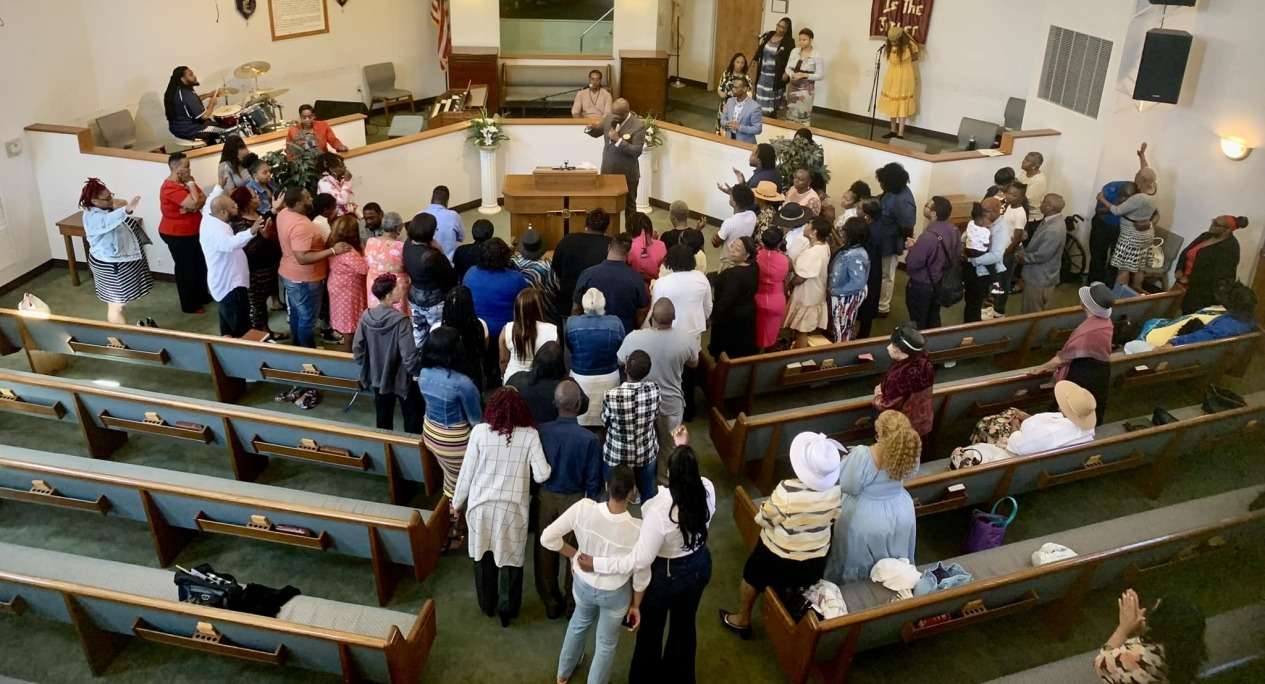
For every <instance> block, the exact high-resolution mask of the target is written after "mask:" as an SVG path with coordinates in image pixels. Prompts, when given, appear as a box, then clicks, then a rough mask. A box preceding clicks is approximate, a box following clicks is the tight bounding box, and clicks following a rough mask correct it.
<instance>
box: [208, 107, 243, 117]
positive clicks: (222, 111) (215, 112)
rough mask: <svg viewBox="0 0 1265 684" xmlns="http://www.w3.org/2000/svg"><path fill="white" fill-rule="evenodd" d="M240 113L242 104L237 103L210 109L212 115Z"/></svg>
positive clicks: (235, 114)
mask: <svg viewBox="0 0 1265 684" xmlns="http://www.w3.org/2000/svg"><path fill="white" fill-rule="evenodd" d="M241 113H242V106H241V105H239V104H230V105H224V106H223V107H216V108H215V109H213V110H211V114H212V115H213V116H237V115H238V114H241Z"/></svg>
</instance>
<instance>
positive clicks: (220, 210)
mask: <svg viewBox="0 0 1265 684" xmlns="http://www.w3.org/2000/svg"><path fill="white" fill-rule="evenodd" d="M211 215H212V216H214V217H215V218H217V219H219V220H221V221H227V220H229V219H230V218H232V217H234V216H236V215H237V202H234V201H233V198H232V197H229V196H228V195H220V196H219V197H216V198H215V199H213V200H211Z"/></svg>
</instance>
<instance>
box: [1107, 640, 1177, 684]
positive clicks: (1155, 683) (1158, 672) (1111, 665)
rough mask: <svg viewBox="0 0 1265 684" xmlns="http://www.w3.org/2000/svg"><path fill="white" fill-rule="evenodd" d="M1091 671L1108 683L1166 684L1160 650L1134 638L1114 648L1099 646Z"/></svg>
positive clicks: (1156, 645)
mask: <svg viewBox="0 0 1265 684" xmlns="http://www.w3.org/2000/svg"><path fill="white" fill-rule="evenodd" d="M1094 672H1096V673H1097V674H1098V677H1099V678H1100V679H1102V680H1103V681H1104V682H1107V683H1108V684H1168V674H1167V673H1166V672H1165V671H1164V647H1163V646H1161V645H1159V644H1153V643H1150V642H1148V641H1143V640H1141V639H1139V638H1138V637H1133V638H1131V639H1128V640H1126V641H1125V642H1124V643H1123V644H1121V645H1120V646H1119V647H1118V648H1107V647H1106V646H1103V647H1102V648H1101V649H1100V650H1099V651H1098V657H1096V658H1094Z"/></svg>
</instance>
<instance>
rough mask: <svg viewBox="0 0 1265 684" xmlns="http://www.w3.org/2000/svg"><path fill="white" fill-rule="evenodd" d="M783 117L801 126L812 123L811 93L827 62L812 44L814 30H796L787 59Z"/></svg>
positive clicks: (813, 91) (824, 75)
mask: <svg viewBox="0 0 1265 684" xmlns="http://www.w3.org/2000/svg"><path fill="white" fill-rule="evenodd" d="M786 77H787V78H789V79H790V83H788V84H787V86H786V120H787V121H790V122H791V123H797V124H800V125H803V126H808V125H811V124H812V122H813V96H814V95H815V94H816V91H817V81H820V80H821V79H823V78H825V77H826V61H825V60H824V59H822V58H821V55H819V54H818V52H817V48H815V47H813V30H812V29H807V28H803V29H800V30H799V41H798V47H796V48H795V49H794V50H791V58H790V59H789V60H787V61H786Z"/></svg>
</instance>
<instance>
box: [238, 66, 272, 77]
mask: <svg viewBox="0 0 1265 684" xmlns="http://www.w3.org/2000/svg"><path fill="white" fill-rule="evenodd" d="M271 70H272V65H271V64H269V63H267V62H246V63H245V64H243V65H241V66H239V67H237V68H236V69H234V70H233V75H234V76H236V77H238V78H259V77H260V76H263V75H264V74H266V73H268V72H269V71H271Z"/></svg>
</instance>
